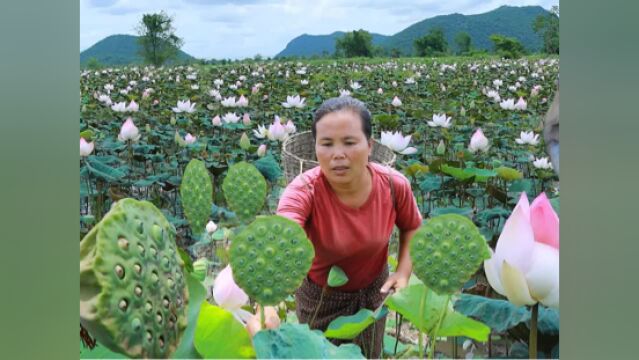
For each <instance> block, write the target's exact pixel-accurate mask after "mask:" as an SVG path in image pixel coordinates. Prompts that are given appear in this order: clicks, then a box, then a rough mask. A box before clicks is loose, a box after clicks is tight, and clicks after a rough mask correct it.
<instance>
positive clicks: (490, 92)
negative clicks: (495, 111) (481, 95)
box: [486, 89, 501, 102]
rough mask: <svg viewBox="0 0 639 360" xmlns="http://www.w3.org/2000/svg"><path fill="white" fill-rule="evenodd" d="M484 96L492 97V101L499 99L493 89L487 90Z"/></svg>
mask: <svg viewBox="0 0 639 360" xmlns="http://www.w3.org/2000/svg"><path fill="white" fill-rule="evenodd" d="M486 96H488V97H489V98H492V99H493V100H494V101H497V102H499V101H501V97H500V96H499V93H498V92H497V91H495V90H492V89H491V90H488V91H487V92H486Z"/></svg>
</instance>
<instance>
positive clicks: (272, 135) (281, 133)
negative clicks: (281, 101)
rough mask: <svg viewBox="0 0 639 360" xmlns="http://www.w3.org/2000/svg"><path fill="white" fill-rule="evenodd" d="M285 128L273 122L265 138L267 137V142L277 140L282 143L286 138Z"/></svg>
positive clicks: (277, 122)
mask: <svg viewBox="0 0 639 360" xmlns="http://www.w3.org/2000/svg"><path fill="white" fill-rule="evenodd" d="M287 135H288V134H287V133H286V128H284V126H282V124H280V122H279V121H273V123H272V124H271V125H269V127H268V132H267V134H266V136H268V138H269V140H278V141H284V140H285V139H286V137H287Z"/></svg>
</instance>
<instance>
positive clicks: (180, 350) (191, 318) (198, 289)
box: [172, 248, 206, 359]
mask: <svg viewBox="0 0 639 360" xmlns="http://www.w3.org/2000/svg"><path fill="white" fill-rule="evenodd" d="M180 250H182V249H180V248H178V251H180ZM182 252H183V251H182ZM180 255H181V254H180ZM192 267H193V265H191V268H192ZM184 277H185V278H186V286H187V287H188V289H189V305H188V309H187V314H186V317H187V325H186V329H184V334H183V335H182V340H180V344H179V345H178V347H177V349H176V350H175V352H174V353H173V356H172V357H173V358H174V359H201V358H202V357H201V356H200V354H199V353H198V352H197V350H196V349H195V345H194V343H193V337H194V335H195V326H196V324H197V319H198V316H199V315H200V308H201V305H202V302H204V300H205V298H206V289H204V286H202V284H201V283H200V282H199V281H197V280H196V279H194V278H193V277H192V276H191V274H188V273H185V274H184Z"/></svg>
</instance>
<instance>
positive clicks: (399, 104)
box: [391, 96, 402, 107]
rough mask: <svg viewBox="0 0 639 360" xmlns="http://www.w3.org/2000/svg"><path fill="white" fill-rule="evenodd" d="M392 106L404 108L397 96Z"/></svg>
mask: <svg viewBox="0 0 639 360" xmlns="http://www.w3.org/2000/svg"><path fill="white" fill-rule="evenodd" d="M391 105H393V106H394V107H399V106H402V101H401V100H400V99H399V98H398V97H397V96H395V97H394V98H393V101H391Z"/></svg>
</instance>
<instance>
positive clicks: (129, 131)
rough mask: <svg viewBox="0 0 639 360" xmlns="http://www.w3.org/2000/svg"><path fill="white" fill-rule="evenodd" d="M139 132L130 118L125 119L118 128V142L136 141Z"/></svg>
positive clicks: (138, 137)
mask: <svg viewBox="0 0 639 360" xmlns="http://www.w3.org/2000/svg"><path fill="white" fill-rule="evenodd" d="M140 136H141V135H140V131H139V130H138V128H137V127H135V124H133V120H132V119H131V118H127V119H126V121H125V122H124V124H122V127H121V128H120V134H119V135H118V140H120V141H128V140H131V141H138V140H139V139H140Z"/></svg>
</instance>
